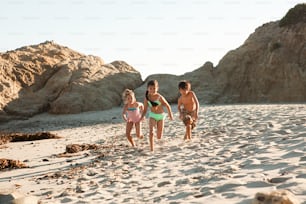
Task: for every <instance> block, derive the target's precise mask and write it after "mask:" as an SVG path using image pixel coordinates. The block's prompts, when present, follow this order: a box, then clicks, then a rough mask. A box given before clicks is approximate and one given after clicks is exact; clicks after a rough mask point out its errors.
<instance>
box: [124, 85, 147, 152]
mask: <svg viewBox="0 0 306 204" xmlns="http://www.w3.org/2000/svg"><path fill="white" fill-rule="evenodd" d="M122 99H123V102H124V107H123V110H122V118H123V119H124V120H125V121H126V137H127V139H128V141H129V142H130V143H131V145H132V146H133V147H135V143H134V141H133V137H132V136H131V131H132V129H133V126H134V125H135V129H136V136H137V137H138V138H139V139H142V138H143V136H142V134H141V116H142V112H143V104H142V103H140V102H137V101H136V98H135V94H134V92H133V91H132V90H130V89H126V90H124V92H123V94H122Z"/></svg>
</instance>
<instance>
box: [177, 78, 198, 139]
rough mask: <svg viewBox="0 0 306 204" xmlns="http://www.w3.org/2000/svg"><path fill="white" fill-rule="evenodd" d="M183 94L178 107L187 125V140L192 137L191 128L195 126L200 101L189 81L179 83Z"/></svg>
mask: <svg viewBox="0 0 306 204" xmlns="http://www.w3.org/2000/svg"><path fill="white" fill-rule="evenodd" d="M178 88H179V91H180V94H181V96H180V97H179V99H178V102H177V108H178V111H179V114H180V119H181V120H182V121H183V122H184V124H185V126H186V133H185V137H184V139H185V140H190V139H191V130H192V129H193V128H194V127H195V124H196V121H197V120H198V114H199V101H198V99H197V96H196V95H195V93H194V92H193V91H191V84H190V82H188V81H185V80H184V81H181V82H180V83H179V84H178Z"/></svg>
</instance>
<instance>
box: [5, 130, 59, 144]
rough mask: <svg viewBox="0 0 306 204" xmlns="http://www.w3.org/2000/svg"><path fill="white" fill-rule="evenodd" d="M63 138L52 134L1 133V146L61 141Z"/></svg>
mask: <svg viewBox="0 0 306 204" xmlns="http://www.w3.org/2000/svg"><path fill="white" fill-rule="evenodd" d="M59 138H61V137H59V136H57V135H55V134H52V133H50V132H37V133H18V132H17V133H1V132H0V145H3V144H6V143H8V142H23V141H34V140H43V139H59Z"/></svg>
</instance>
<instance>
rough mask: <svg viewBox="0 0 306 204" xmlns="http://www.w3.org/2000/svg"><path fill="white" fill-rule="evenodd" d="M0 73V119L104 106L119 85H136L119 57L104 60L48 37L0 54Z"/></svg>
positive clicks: (114, 100) (117, 95)
mask: <svg viewBox="0 0 306 204" xmlns="http://www.w3.org/2000/svg"><path fill="white" fill-rule="evenodd" d="M0 72H1V76H0V121H1V119H2V121H4V120H8V119H9V118H10V117H8V116H15V117H16V116H19V117H29V116H33V115H35V114H38V113H41V112H46V111H49V112H51V113H57V114H62V113H79V112H83V111H93V110H104V109H109V108H112V107H114V106H118V105H119V104H120V102H121V92H122V91H123V90H124V89H125V88H131V89H134V88H136V87H137V86H139V85H140V84H141V83H142V79H141V75H140V73H139V72H138V71H136V70H135V69H134V68H133V67H131V66H130V65H128V64H127V63H125V62H123V61H115V62H112V63H110V64H104V62H103V60H102V59H101V58H99V57H95V56H86V55H83V54H80V53H78V52H75V51H73V50H71V49H69V48H67V47H63V46H60V45H57V44H56V43H54V42H49V41H47V42H45V43H41V44H39V45H33V46H27V47H22V48H20V49H17V50H15V51H8V52H6V53H3V54H0Z"/></svg>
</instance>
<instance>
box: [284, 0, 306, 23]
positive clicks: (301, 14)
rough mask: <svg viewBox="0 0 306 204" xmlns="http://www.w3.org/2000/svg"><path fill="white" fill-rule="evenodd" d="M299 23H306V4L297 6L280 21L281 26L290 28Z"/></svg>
mask: <svg viewBox="0 0 306 204" xmlns="http://www.w3.org/2000/svg"><path fill="white" fill-rule="evenodd" d="M299 22H304V23H306V4H305V3H303V4H297V5H296V6H295V7H294V8H291V9H290V10H289V11H288V12H287V14H286V15H285V16H284V17H283V18H282V19H281V20H280V22H279V26H280V27H283V26H290V25H294V24H297V23H299Z"/></svg>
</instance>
